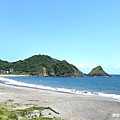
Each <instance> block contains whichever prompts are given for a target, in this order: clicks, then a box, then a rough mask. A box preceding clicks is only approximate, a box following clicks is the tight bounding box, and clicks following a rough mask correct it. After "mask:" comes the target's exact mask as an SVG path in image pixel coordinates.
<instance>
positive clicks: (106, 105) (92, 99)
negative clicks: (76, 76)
mask: <svg viewBox="0 0 120 120" xmlns="http://www.w3.org/2000/svg"><path fill="white" fill-rule="evenodd" d="M0 96H1V97H0V102H4V101H6V100H8V99H11V100H14V101H15V102H17V103H21V104H23V105H24V104H36V105H39V106H50V107H51V108H53V109H55V110H56V111H58V112H59V113H60V117H61V118H64V119H65V120H91V119H93V118H94V119H95V120H96V119H97V120H103V119H106V117H108V118H110V119H111V120H112V119H114V116H113V115H114V114H120V109H119V108H120V101H118V100H113V99H107V98H102V97H99V96H89V95H80V94H79V95H78V94H68V93H62V92H55V91H49V90H42V89H34V88H28V87H20V86H12V85H7V84H4V83H0ZM119 119H120V117H118V118H116V120H119Z"/></svg>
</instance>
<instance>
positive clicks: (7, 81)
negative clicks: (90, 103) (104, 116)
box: [0, 77, 120, 100]
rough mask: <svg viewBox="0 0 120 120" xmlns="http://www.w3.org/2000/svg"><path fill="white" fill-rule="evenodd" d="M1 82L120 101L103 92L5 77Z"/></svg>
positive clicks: (114, 96) (117, 96) (116, 97)
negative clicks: (37, 83)
mask: <svg viewBox="0 0 120 120" xmlns="http://www.w3.org/2000/svg"><path fill="white" fill-rule="evenodd" d="M0 81H2V82H4V83H5V84H9V85H16V86H22V87H29V88H37V89H44V90H52V91H57V92H64V93H71V94H82V95H91V96H100V97H104V98H110V99H116V100H120V95H116V94H106V93H101V92H90V91H79V90H75V89H67V88H54V87H50V86H44V85H36V84H29V83H24V82H18V81H16V80H12V79H8V78H3V77H0Z"/></svg>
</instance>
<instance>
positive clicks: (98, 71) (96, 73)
mask: <svg viewBox="0 0 120 120" xmlns="http://www.w3.org/2000/svg"><path fill="white" fill-rule="evenodd" d="M87 76H110V75H109V74H107V73H106V72H105V71H104V70H103V68H102V67H101V66H97V67H95V68H93V69H92V70H91V72H90V73H89V74H88V75H87Z"/></svg>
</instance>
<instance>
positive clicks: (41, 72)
mask: <svg viewBox="0 0 120 120" xmlns="http://www.w3.org/2000/svg"><path fill="white" fill-rule="evenodd" d="M0 72H1V73H12V74H29V75H37V76H84V75H83V73H82V72H81V71H80V70H79V69H77V68H76V67H75V66H74V65H72V64H70V63H68V62H67V61H66V60H62V61H60V60H57V59H54V58H51V57H50V56H47V55H40V54H39V55H34V56H32V57H29V58H27V59H25V60H19V61H17V62H12V63H10V62H7V61H2V60H0Z"/></svg>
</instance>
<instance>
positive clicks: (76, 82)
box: [0, 75, 120, 100]
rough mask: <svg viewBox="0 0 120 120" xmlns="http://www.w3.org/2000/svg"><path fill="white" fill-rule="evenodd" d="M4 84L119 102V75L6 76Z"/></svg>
mask: <svg viewBox="0 0 120 120" xmlns="http://www.w3.org/2000/svg"><path fill="white" fill-rule="evenodd" d="M0 81H1V82H4V83H5V84H11V85H17V86H24V87H30V88H37V89H46V90H52V91H58V92H66V93H72V94H84V95H92V96H101V97H106V98H111V99H117V100H120V75H112V77H34V76H31V77H27V76H14V77H12V76H7V77H4V80H0Z"/></svg>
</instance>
